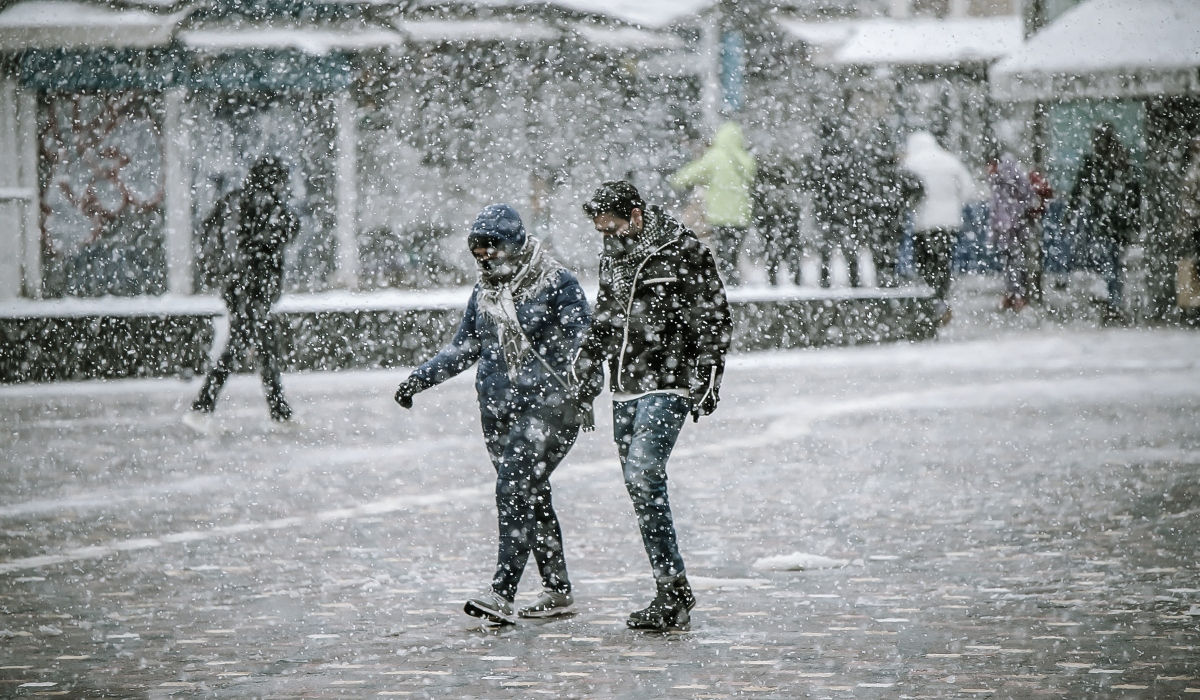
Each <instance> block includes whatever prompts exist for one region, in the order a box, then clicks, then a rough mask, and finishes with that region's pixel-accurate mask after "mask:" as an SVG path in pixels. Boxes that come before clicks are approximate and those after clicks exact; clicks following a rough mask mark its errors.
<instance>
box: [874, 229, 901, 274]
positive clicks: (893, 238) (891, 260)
mask: <svg viewBox="0 0 1200 700" xmlns="http://www.w3.org/2000/svg"><path fill="white" fill-rule="evenodd" d="M903 240H904V232H903V231H900V230H895V231H887V232H886V234H885V235H881V236H880V237H879V239H878V240H877V241H875V244H874V245H873V246H871V260H872V262H874V263H875V284H876V285H878V286H880V287H896V286H899V284H900V276H899V275H898V274H896V263H898V262H899V261H900V244H901V243H902V242H903Z"/></svg>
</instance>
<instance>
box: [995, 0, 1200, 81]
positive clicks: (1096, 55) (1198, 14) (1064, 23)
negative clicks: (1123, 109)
mask: <svg viewBox="0 0 1200 700" xmlns="http://www.w3.org/2000/svg"><path fill="white" fill-rule="evenodd" d="M1198 67H1200V2H1196V0H1090V2H1085V3H1083V4H1081V5H1079V6H1077V7H1074V8H1072V9H1071V10H1069V11H1068V12H1066V13H1065V14H1063V16H1062V17H1060V18H1059V19H1058V20H1057V21H1056V22H1054V23H1053V24H1051V25H1050V26H1048V27H1046V28H1045V29H1043V30H1042V31H1040V32H1038V33H1037V34H1036V35H1035V36H1034V37H1033V38H1032V39H1030V40H1029V42H1027V43H1026V44H1025V46H1024V47H1022V48H1021V49H1020V50H1019V51H1016V52H1014V53H1013V55H1012V56H1010V57H1008V58H1006V59H1005V60H1003V61H1000V62H999V63H997V64H996V65H995V66H993V67H992V69H991V72H990V78H991V82H992V91H993V94H994V95H996V96H997V97H998V98H1001V99H1016V100H1022V99H1024V100H1037V99H1060V98H1061V99H1068V98H1096V99H1105V98H1117V97H1132V98H1137V97H1146V96H1151V95H1162V94H1187V93H1197V92H1200V74H1198V73H1197V70H1196V68H1198Z"/></svg>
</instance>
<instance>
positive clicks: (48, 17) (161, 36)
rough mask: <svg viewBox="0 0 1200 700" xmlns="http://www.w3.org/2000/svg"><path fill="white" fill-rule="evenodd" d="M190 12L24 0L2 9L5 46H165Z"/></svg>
mask: <svg viewBox="0 0 1200 700" xmlns="http://www.w3.org/2000/svg"><path fill="white" fill-rule="evenodd" d="M186 16H187V11H184V12H177V13H175V14H171V15H162V14H157V13H153V12H146V11H144V10H133V9H121V10H113V9H109V8H107V7H104V6H101V5H99V4H94V3H82V2H63V1H61V0H39V1H35V2H21V3H17V4H15V5H13V6H11V7H9V8H8V9H7V10H5V11H3V12H0V51H20V50H24V49H38V48H46V49H53V48H76V47H96V46H139V47H145V46H161V45H165V44H167V43H169V42H170V41H171V33H172V32H173V31H174V30H175V27H176V26H177V25H178V24H179V23H180V22H182V21H183V19H184V17H186Z"/></svg>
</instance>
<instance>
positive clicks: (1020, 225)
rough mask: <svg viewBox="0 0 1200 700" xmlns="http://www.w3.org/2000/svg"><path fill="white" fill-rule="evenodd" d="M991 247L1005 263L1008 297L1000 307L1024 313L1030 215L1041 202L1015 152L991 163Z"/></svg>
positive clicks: (1027, 280)
mask: <svg viewBox="0 0 1200 700" xmlns="http://www.w3.org/2000/svg"><path fill="white" fill-rule="evenodd" d="M987 173H988V185H989V186H990V187H991V191H992V196H991V200H990V202H989V204H988V213H989V218H988V226H989V230H990V233H991V245H992V246H993V247H994V248H995V249H996V250H997V251H999V253H1000V256H1001V257H1002V259H1003V260H1004V298H1003V300H1002V301H1001V302H1000V308H1001V309H1006V310H1012V311H1020V310H1021V309H1023V308H1025V305H1026V304H1028V303H1029V298H1028V297H1029V260H1028V255H1027V254H1028V246H1029V237H1030V235H1031V230H1030V214H1031V212H1032V211H1033V210H1034V208H1035V207H1036V206H1037V205H1038V203H1039V198H1038V196H1037V193H1036V192H1035V191H1034V189H1033V184H1032V183H1031V182H1030V181H1029V177H1028V176H1027V175H1026V174H1025V168H1024V167H1023V166H1022V165H1021V164H1020V163H1019V162H1017V159H1016V158H1015V157H1013V155H1012V154H1011V153H1007V152H1006V153H1004V154H1003V155H1001V156H998V157H996V158H993V159H992V160H991V161H989V162H988V166H987Z"/></svg>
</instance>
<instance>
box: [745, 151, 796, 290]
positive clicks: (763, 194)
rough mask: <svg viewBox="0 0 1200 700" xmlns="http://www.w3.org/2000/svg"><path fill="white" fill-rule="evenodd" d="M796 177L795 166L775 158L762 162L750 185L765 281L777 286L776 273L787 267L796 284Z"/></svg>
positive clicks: (786, 160) (780, 157) (780, 156)
mask: <svg viewBox="0 0 1200 700" xmlns="http://www.w3.org/2000/svg"><path fill="white" fill-rule="evenodd" d="M798 184H799V175H798V168H797V165H796V163H794V162H792V161H791V160H790V159H788V158H786V157H784V156H782V155H775V156H771V157H767V158H765V159H764V160H763V162H762V164H761V165H760V166H759V169H758V178H757V179H756V180H755V181H754V224H755V227H756V228H757V230H758V235H759V237H760V238H761V239H762V241H763V252H764V255H763V257H764V258H765V262H766V265H767V281H768V282H770V284H771V286H772V287H774V286H776V285H778V284H779V273H780V270H781V269H782V268H783V266H784V265H787V267H788V272H790V273H791V277H792V281H793V282H794V283H795V284H797V285H799V284H800V258H801V253H802V251H801V246H800V220H801V217H802V212H801V207H800V201H799V194H800V193H799V190H798Z"/></svg>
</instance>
